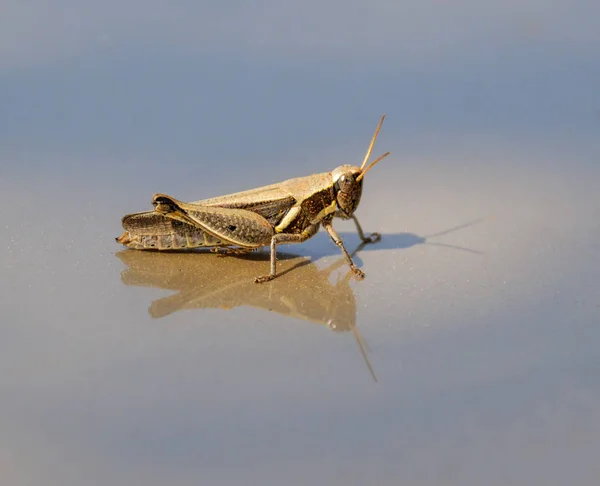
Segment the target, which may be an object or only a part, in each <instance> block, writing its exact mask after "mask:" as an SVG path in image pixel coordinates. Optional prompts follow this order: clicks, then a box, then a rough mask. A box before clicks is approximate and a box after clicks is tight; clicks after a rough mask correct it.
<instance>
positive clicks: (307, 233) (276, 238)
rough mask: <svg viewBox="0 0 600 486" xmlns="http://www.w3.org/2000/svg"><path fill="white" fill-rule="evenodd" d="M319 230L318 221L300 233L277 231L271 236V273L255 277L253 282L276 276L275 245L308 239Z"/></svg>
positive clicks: (271, 278) (265, 280)
mask: <svg viewBox="0 0 600 486" xmlns="http://www.w3.org/2000/svg"><path fill="white" fill-rule="evenodd" d="M317 231H319V223H316V224H313V225H310V226H309V227H308V228H306V229H305V230H304V231H303V232H302V233H299V234H289V233H277V234H276V235H273V237H272V238H271V273H269V275H263V276H262V277H256V278H255V279H254V282H255V283H264V282H269V281H270V280H273V279H274V278H275V277H276V276H277V245H281V244H283V243H302V242H303V241H306V240H308V239H309V238H310V237H311V236H314V235H315V234H316V233H317Z"/></svg>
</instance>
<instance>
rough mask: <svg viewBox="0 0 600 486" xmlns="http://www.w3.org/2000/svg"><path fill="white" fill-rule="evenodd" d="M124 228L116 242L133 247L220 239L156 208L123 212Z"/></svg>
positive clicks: (199, 244)
mask: <svg viewBox="0 0 600 486" xmlns="http://www.w3.org/2000/svg"><path fill="white" fill-rule="evenodd" d="M122 223H123V228H124V229H125V231H124V232H123V234H122V235H121V236H119V237H118V238H116V240H117V242H118V243H121V244H122V245H125V246H127V247H128V248H134V249H136V250H186V249H190V248H198V247H203V246H218V245H221V244H222V243H221V241H220V240H219V239H218V238H215V237H214V236H213V235H210V234H208V233H206V232H205V231H202V230H201V229H200V228H198V227H197V226H196V225H190V224H187V223H184V222H181V221H177V220H175V219H170V218H167V217H166V216H163V215H162V214H160V213H157V212H156V211H144V212H141V213H134V214H127V215H125V216H123V220H122Z"/></svg>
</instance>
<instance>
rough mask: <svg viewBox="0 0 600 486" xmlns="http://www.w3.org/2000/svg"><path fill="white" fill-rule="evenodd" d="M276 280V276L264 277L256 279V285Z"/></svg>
mask: <svg viewBox="0 0 600 486" xmlns="http://www.w3.org/2000/svg"><path fill="white" fill-rule="evenodd" d="M274 278H275V275H263V276H262V277H256V278H255V279H254V283H265V282H270V281H271V280H273V279H274Z"/></svg>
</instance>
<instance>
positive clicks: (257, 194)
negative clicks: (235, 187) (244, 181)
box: [189, 183, 297, 226]
mask: <svg viewBox="0 0 600 486" xmlns="http://www.w3.org/2000/svg"><path fill="white" fill-rule="evenodd" d="M296 203H297V200H296V198H295V197H294V196H293V195H292V194H291V193H290V192H289V191H287V190H285V188H284V187H282V185H281V183H278V184H271V185H269V186H264V187H258V188H256V189H250V190H248V191H242V192H237V193H235V194H228V195H225V196H218V197H213V198H210V199H203V200H200V201H193V202H191V203H189V204H197V205H201V206H205V207H218V208H227V209H245V210H248V211H252V212H253V213H256V214H259V215H261V216H262V217H263V218H265V219H266V220H267V221H268V222H269V223H270V224H271V226H277V224H278V223H279V222H280V221H281V220H282V219H283V217H284V216H285V215H286V214H287V212H288V211H289V210H290V209H291V208H292V207H293V206H294V205H295V204H296Z"/></svg>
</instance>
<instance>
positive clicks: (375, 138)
mask: <svg viewBox="0 0 600 486" xmlns="http://www.w3.org/2000/svg"><path fill="white" fill-rule="evenodd" d="M384 119H385V113H384V114H383V116H382V117H381V120H379V124H378V125H377V128H376V129H375V134H374V135H373V138H372V139H371V145H369V150H367V155H365V160H363V163H362V165H361V166H360V170H361V171H362V170H363V167H364V166H365V165H367V162H368V160H369V157H371V151H372V150H373V146H374V145H375V140H377V135H378V134H379V129H380V128H381V125H382V124H383V120H384Z"/></svg>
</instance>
